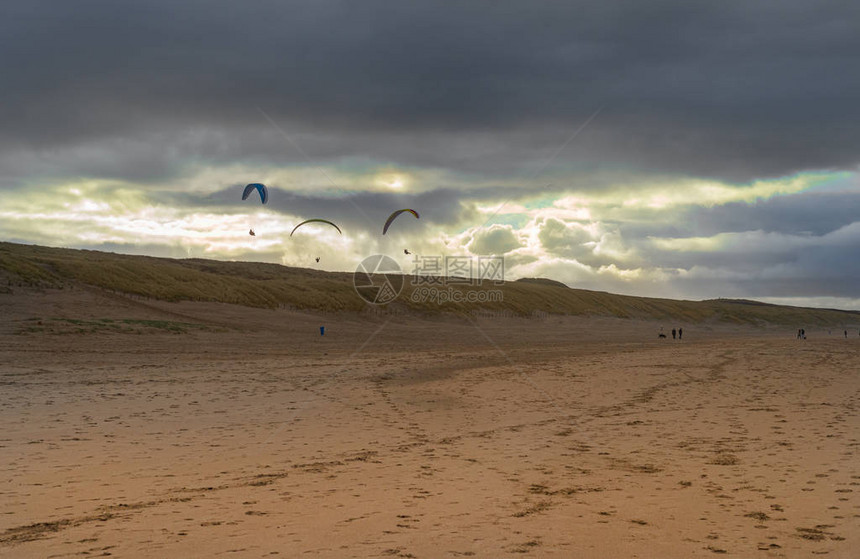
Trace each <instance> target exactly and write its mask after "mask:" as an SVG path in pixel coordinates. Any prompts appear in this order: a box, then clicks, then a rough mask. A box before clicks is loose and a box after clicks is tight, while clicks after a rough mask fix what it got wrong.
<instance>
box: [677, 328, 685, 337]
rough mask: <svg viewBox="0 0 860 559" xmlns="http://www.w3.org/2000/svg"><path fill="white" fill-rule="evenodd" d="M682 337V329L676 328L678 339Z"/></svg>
mask: <svg viewBox="0 0 860 559" xmlns="http://www.w3.org/2000/svg"><path fill="white" fill-rule="evenodd" d="M683 337H684V329H683V328H678V339H679V340H680V339H681V338H683Z"/></svg>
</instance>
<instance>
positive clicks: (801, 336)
mask: <svg viewBox="0 0 860 559" xmlns="http://www.w3.org/2000/svg"><path fill="white" fill-rule="evenodd" d="M830 334H831V331H830V330H828V331H827V335H830ZM857 334H858V335H860V331H858V332H857ZM842 335H843V336H845V339H846V340H847V339H848V330H843V331H842ZM797 339H798V340H805V339H806V330H804V329H803V328H798V329H797Z"/></svg>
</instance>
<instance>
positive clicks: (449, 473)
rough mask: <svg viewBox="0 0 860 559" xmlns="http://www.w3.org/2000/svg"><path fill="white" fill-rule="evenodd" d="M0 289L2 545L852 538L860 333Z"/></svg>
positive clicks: (214, 548) (737, 552)
mask: <svg viewBox="0 0 860 559" xmlns="http://www.w3.org/2000/svg"><path fill="white" fill-rule="evenodd" d="M0 305H2V308H0V310H1V311H2V313H3V316H4V319H3V321H2V323H0V363H2V367H0V383H2V390H0V421H2V425H3V430H2V434H0V457H2V459H0V469H2V475H0V484H2V485H0V513H2V514H0V556H3V557H20V558H27V557H80V556H86V557H96V556H108V555H110V556H115V557H215V556H227V557H269V556H279V557H415V558H433V557H521V556H524V555H526V556H534V557H589V558H591V557H593V558H603V557H639V558H655V559H656V558H674V557H677V558H683V557H711V556H715V555H721V556H726V557H811V556H813V555H815V556H818V555H823V556H826V557H833V558H852V557H858V556H860V500H858V493H860V460H858V457H857V455H856V452H857V449H858V444H860V416H858V406H860V374H858V373H860V338H858V337H857V336H856V332H854V334H855V335H854V336H853V337H850V338H848V339H844V338H843V336H842V335H841V332H839V333H838V334H839V335H838V336H837V335H836V334H837V333H836V332H833V334H832V335H828V334H827V332H826V331H824V330H821V331H815V330H810V331H809V336H808V339H807V340H805V341H804V340H796V339H795V338H794V333H793V332H792V331H791V330H790V329H776V328H772V329H769V330H761V329H750V328H746V329H741V328H733V327H730V326H717V325H695V324H690V325H683V326H684V339H683V340H682V341H678V340H672V339H671V336H670V337H669V339H658V338H657V335H656V334H657V332H658V331H659V328H660V327H661V326H662V327H663V328H664V330H666V331H668V330H670V329H671V328H672V327H673V326H675V325H674V324H671V323H669V322H665V323H660V322H645V321H632V320H619V319H608V318H584V317H579V318H575V317H558V318H546V319H543V320H538V319H492V318H481V319H475V320H472V319H464V318H445V319H443V318H421V317H410V316H393V317H386V316H379V317H361V316H358V315H346V314H344V315H338V314H327V315H313V314H303V313H297V312H289V311H285V310H281V311H273V310H254V309H248V308H243V307H238V306H231V305H223V304H207V303H165V302H151V301H150V302H142V301H137V300H133V299H129V298H126V297H120V296H109V295H105V294H103V293H99V292H96V291H85V290H78V291H75V292H62V291H47V292H45V293H30V294H22V293H21V292H19V293H17V294H15V295H0ZM321 325H325V326H326V335H325V336H323V337H321V336H320V334H319V326H321Z"/></svg>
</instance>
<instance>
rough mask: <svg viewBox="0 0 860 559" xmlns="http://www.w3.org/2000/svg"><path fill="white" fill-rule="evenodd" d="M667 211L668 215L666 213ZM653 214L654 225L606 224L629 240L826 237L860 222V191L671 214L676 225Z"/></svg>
mask: <svg viewBox="0 0 860 559" xmlns="http://www.w3.org/2000/svg"><path fill="white" fill-rule="evenodd" d="M667 213H668V212H667ZM666 219H668V218H666V217H663V218H661V216H660V214H659V213H657V214H656V219H655V218H654V214H652V219H651V220H650V221H647V222H645V221H638V222H627V223H624V222H614V221H611V220H608V221H607V222H606V223H608V224H610V225H611V226H613V227H618V229H619V230H620V231H621V232H622V234H623V235H624V236H625V237H628V238H631V239H635V238H644V237H648V236H652V237H674V238H682V237H710V236H712V235H717V234H719V233H726V232H744V231H764V232H765V233H785V234H808V235H814V236H821V235H825V234H827V233H830V232H832V231H835V230H837V229H840V228H842V227H845V226H846V225H850V224H852V223H854V222H855V221H857V220H858V219H860V190H858V191H857V192H829V193H828V192H805V193H799V194H793V195H791V196H774V197H773V198H769V199H767V200H759V201H756V202H753V203H746V202H731V203H728V204H723V205H717V206H711V207H703V206H693V205H690V206H687V207H682V208H673V209H672V210H671V219H672V222H671V223H669V222H667V221H666Z"/></svg>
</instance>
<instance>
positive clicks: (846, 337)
mask: <svg viewBox="0 0 860 559" xmlns="http://www.w3.org/2000/svg"><path fill="white" fill-rule="evenodd" d="M845 339H846V340H847V339H848V330H846V331H845Z"/></svg>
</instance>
